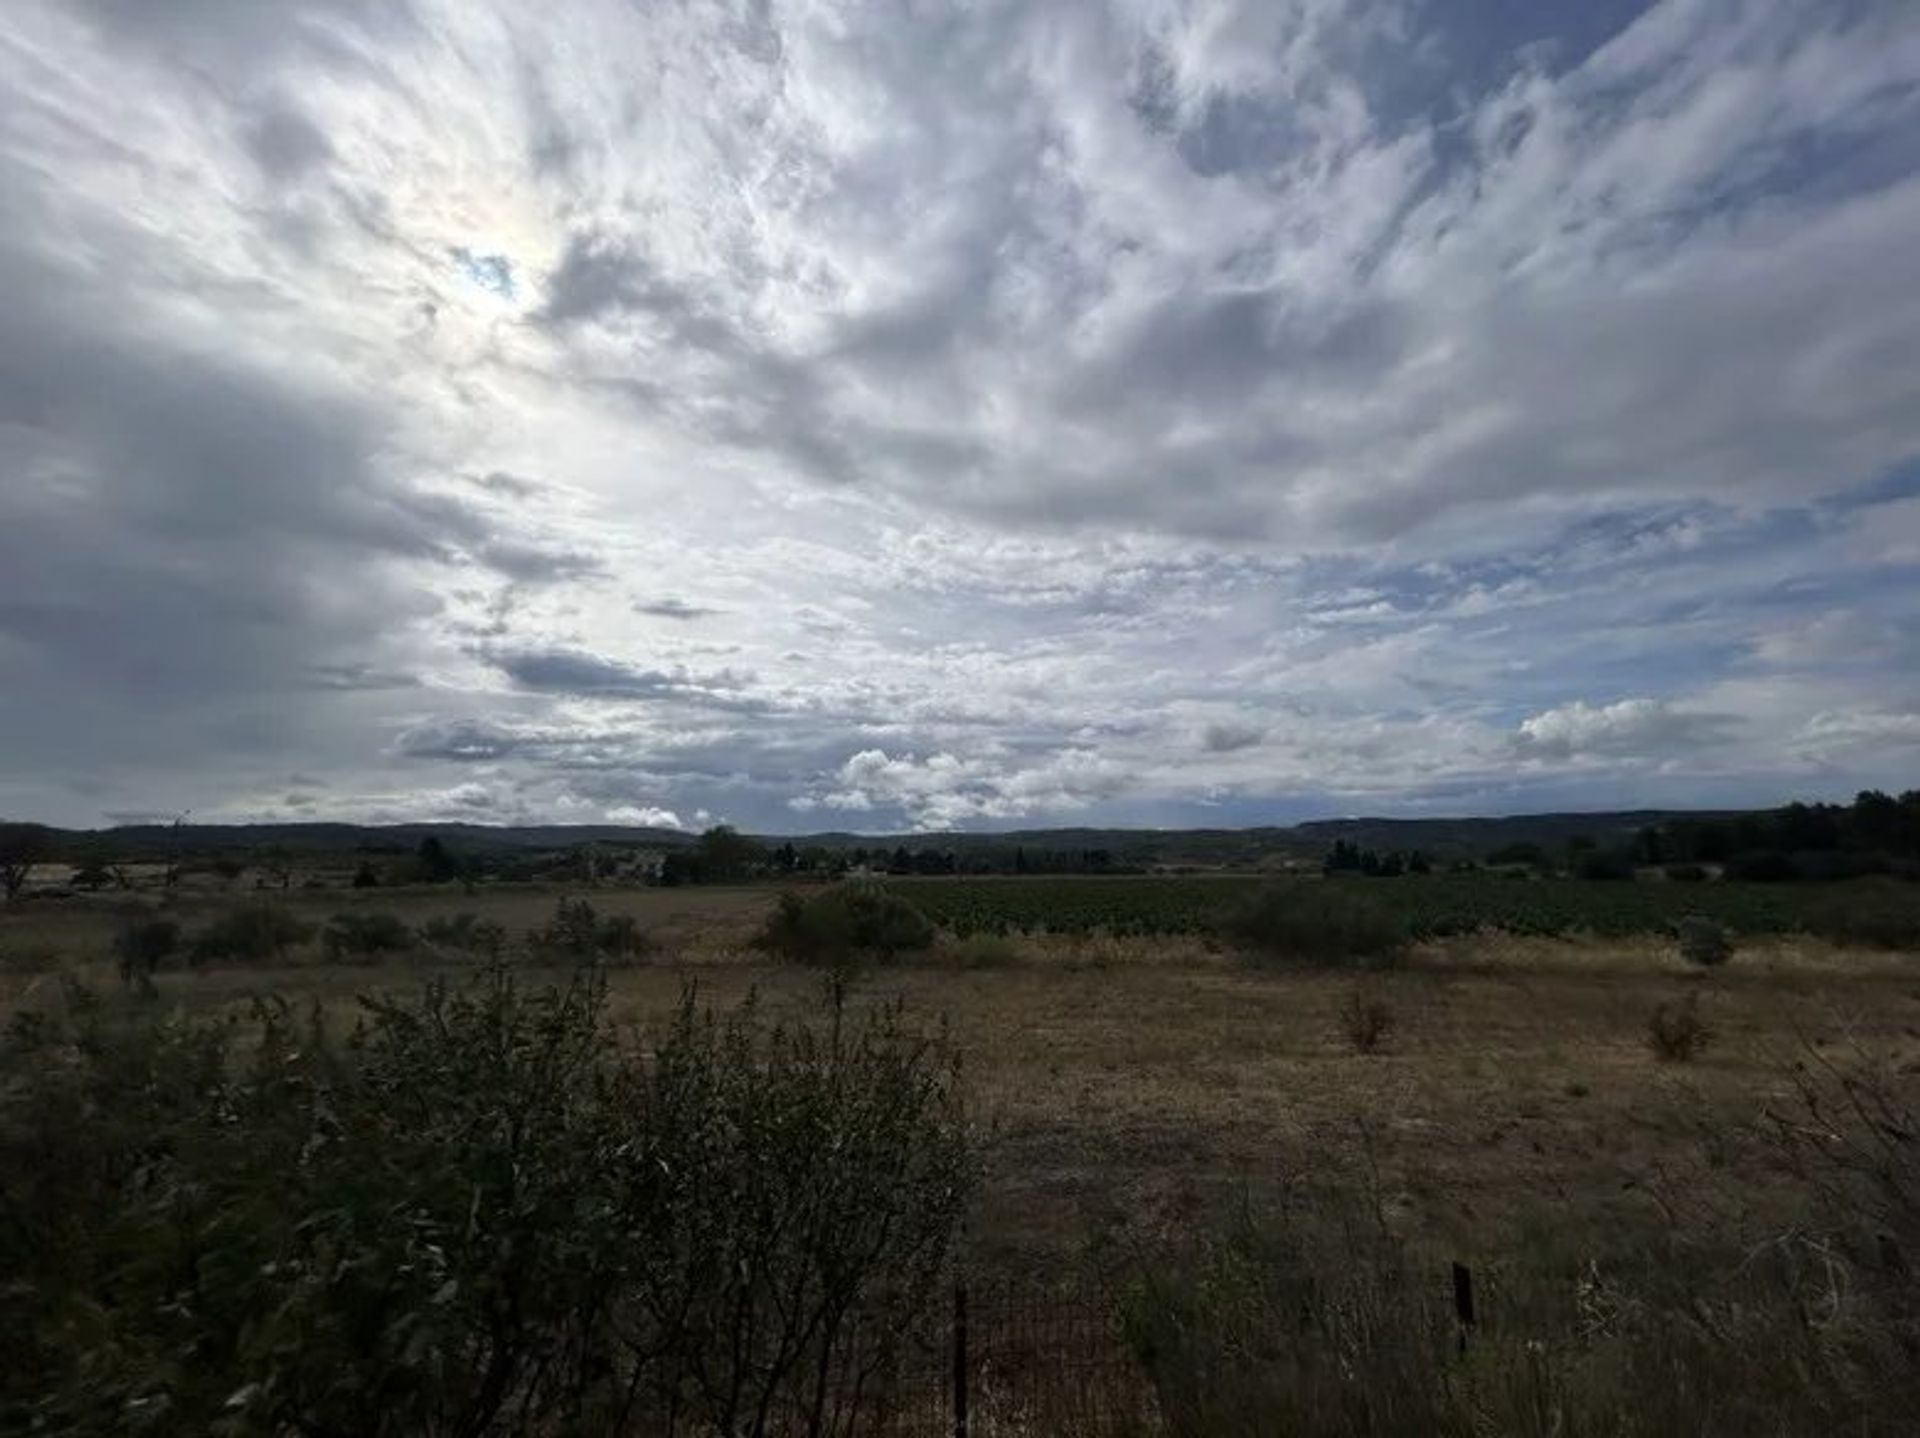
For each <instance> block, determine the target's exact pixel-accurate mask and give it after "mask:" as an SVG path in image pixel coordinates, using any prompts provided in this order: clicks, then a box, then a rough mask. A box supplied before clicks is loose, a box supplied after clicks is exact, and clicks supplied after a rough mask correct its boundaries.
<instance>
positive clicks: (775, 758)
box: [0, 0, 1920, 827]
mask: <svg viewBox="0 0 1920 1438" xmlns="http://www.w3.org/2000/svg"><path fill="white" fill-rule="evenodd" d="M1523 8H1524V7H1523ZM1629 10H1630V11H1631V13H1628V11H1629ZM636 86H638V87H639V90H641V91H643V92H644V93H645V95H646V97H647V103H646V104H644V105H636V104H635V103H633V100H632V96H633V95H634V94H635V93H636ZM0 88H3V89H4V93H6V95H7V96H8V103H7V105H6V107H5V114H4V115H0V287H4V290H5V293H6V294H7V295H8V296H9V297H10V304H9V310H8V322H7V325H6V326H5V327H4V331H3V332H0V676H4V682H0V732H5V733H6V734H7V735H8V745H7V749H6V753H5V754H3V755H0V809H5V810H6V811H8V812H33V813H42V814H45V815H47V816H49V817H54V818H69V819H74V820H78V821H90V820H92V819H94V818H96V817H97V816H98V815H99V814H101V813H103V812H106V811H108V810H109V809H111V810H112V811H114V812H132V811H145V810H152V811H165V810H169V809H173V808H181V807H193V808H195V809H196V811H197V812H200V813H202V814H208V813H213V812H221V813H230V814H238V813H257V814H274V813H283V812H287V811H288V810H289V808H290V807H291V808H297V809H298V810H299V811H300V812H303V813H309V814H312V815H313V816H315V817H323V816H325V817H356V816H373V815H406V816H419V815H426V814H467V815H474V814H477V815H483V816H487V817H499V818H503V819H505V818H537V817H540V816H542V815H546V816H552V815H556V814H562V813H564V814H567V815H573V816H579V817H582V818H590V817H596V816H600V815H605V814H608V813H611V812H613V811H615V810H623V811H626V810H631V811H636V812H650V811H660V812H664V813H670V814H681V815H687V814H694V815H697V814H698V813H699V812H700V811H706V812H708V813H726V814H730V815H733V816H735V817H736V818H738V819H740V820H741V821H742V822H744V823H747V824H749V825H753V826H758V827H770V826H772V825H774V824H776V823H785V822H790V821H791V818H792V816H793V815H794V814H796V813H798V812H808V813H813V814H817V815H820V816H822V817H823V820H827V819H831V820H835V821H838V820H841V819H847V818H851V819H852V820H857V821H858V822H860V823H861V824H862V825H863V826H864V825H868V824H872V825H884V824H889V823H908V824H915V825H923V826H939V825H945V824H966V825H975V826H985V825H993V824H999V823H1008V822H1015V821H1018V822H1022V823H1027V822H1036V821H1045V820H1047V819H1050V818H1074V819H1085V820H1095V819H1097V820H1100V821H1102V822H1115V823H1123V822H1130V821H1132V822H1144V821H1151V822H1155V823H1179V822H1195V821H1197V820H1202V819H1204V820H1205V821H1207V822H1255V821H1272V820H1275V819H1283V818H1289V817H1300V816H1305V815H1310V814H1316V813H1324V812H1327V811H1329V810H1332V811H1346V810H1349V809H1352V808H1356V807H1367V808H1376V809H1377V808H1402V809H1409V810H1416V811H1420V812H1431V811H1433V809H1434V808H1435V807H1436V806H1442V807H1444V806H1459V807H1489V808H1504V809H1511V808H1516V807H1530V806H1536V805H1542V804H1545V805H1560V806H1567V805H1580V806H1591V805H1595V804H1611V803H1616V802H1619V803H1624V802H1653V803H1679V802H1696V801H1697V802H1711V803H1716V804H1719V803H1730V802H1763V801H1771V800H1774V799H1779V798H1784V797H1787V796H1788V795H1789V794H1792V793H1808V794H1814V793H1823V794H1832V793H1844V792H1846V790H1847V789H1848V788H1850V787H1863V786H1866V785H1876V786H1881V787H1885V786H1894V787H1898V785H1899V784H1900V782H1901V780H1902V778H1903V776H1904V772H1905V771H1904V768H1903V767H1902V766H1903V765H1909V764H1910V759H1911V747H1910V745H1909V744H1908V743H1907V739H1906V734H1907V727H1906V726H1907V721H1908V718H1909V716H1911V715H1912V714H1913V713H1914V712H1916V711H1915V705H1916V703H1920V691H1917V690H1916V688H1915V685H1914V681H1913V679H1912V678H1911V677H1910V676H1911V675H1912V674H1913V673H1915V672H1916V665H1915V662H1914V660H1915V653H1914V650H1913V645H1912V642H1911V641H1909V640H1907V639H1906V636H1907V635H1908V634H1912V633H1917V632H1920V584H1916V583H1915V565H1916V563H1920V408H1917V407H1916V406H1915V405H1914V403H1913V396H1914V394H1915V392H1916V387H1917V386H1920V345H1916V343H1915V340H1914V336H1915V335H1916V334H1920V250H1917V249H1916V247H1915V246H1914V245H1913V243H1912V237H1913V235H1914V234H1915V233H1917V232H1920V142H1917V141H1916V139H1915V136H1916V135H1920V27H1917V26H1916V25H1915V24H1914V23H1913V19H1912V16H1911V7H1910V6H1907V5H1904V4H1902V3H1900V0H1862V3H1858V4H1851V5H1847V6H1827V7H1820V6H1782V5H1708V4H1699V3H1693V0H1662V3H1655V4H1650V5H1645V6H1635V7H1628V9H1627V10H1623V9H1621V8H1620V7H1611V6H1591V7H1577V8H1574V9H1568V8H1567V7H1561V9H1560V10H1558V11H1554V12H1551V13H1549V12H1548V11H1546V10H1541V9H1538V7H1535V8H1533V9H1528V10H1527V13H1526V14H1525V15H1524V16H1521V15H1520V14H1519V12H1518V11H1515V12H1514V14H1512V15H1504V14H1495V13H1492V12H1488V13H1484V14H1481V13H1476V14H1474V15H1472V16H1470V17H1469V16H1466V15H1464V14H1456V13H1455V11H1454V10H1453V9H1451V8H1449V7H1438V6H1403V5H1399V4H1390V5H1354V4H1343V3H1334V0H1280V3H1272V4H1268V3H1251V0H1248V3H1239V0H1208V3H1206V4H1198V5H1174V4H1161V3H1158V0H1146V3H1134V0H1112V3H1099V0H1096V3H1089V4H1084V5H1078V4H1077V5H1072V6H1028V7H1020V6H1011V7H1008V6H1001V7H991V6H989V7H984V8H972V9H968V10H966V11H965V12H964V13H957V14H948V13H940V14H937V15H936V14H933V13H931V12H927V13H920V12H916V11H914V10H912V9H910V8H901V7H885V6H867V7H862V6H854V7H851V8H845V7H839V8H835V7H820V6H814V5H809V4H800V5H793V6H783V7H774V8H770V9H759V10H754V11H753V13H751V14H747V13H744V12H739V11H735V10H728V9H727V8H725V7H659V6H636V5H632V4H628V3H625V0H581V3H580V4H578V5H576V6H571V7H568V9H567V11H566V13H565V15H564V16H563V17H558V18H555V17H546V16H542V17H537V18H536V17H532V16H530V15H526V14H522V13H521V12H520V11H519V10H517V9H516V8H515V7H512V6H509V5H506V4H503V3H498V0H472V3H467V4H458V5H456V4H453V3H450V0H408V3H405V4H374V3H371V0H285V3H280V4H274V5H259V4H248V3H242V0H180V3H176V4H166V5H158V4H146V3H134V0H75V3H71V4H61V3H55V0H22V3H19V4H16V5H13V6H10V7H8V8H7V9H6V13H5V17H4V18H3V19H0ZM669 621H670V622H669ZM694 621H698V622H697V623H696V622H694ZM130 716H132V717H131V718H130ZM855 761H858V762H855ZM293 772H299V773H303V774H310V775H314V776H316V777H319V778H321V779H323V780H324V781H325V783H326V785H327V787H326V788H324V789H317V788H316V789H309V788H307V787H306V786H302V785H294V784H290V783H289V782H288V780H287V776H288V775H289V774H290V773H293ZM308 796H312V802H310V803H309V802H306V800H307V797H308ZM291 798H299V799H300V800H301V802H300V803H299V804H298V805H292V806H290V805H289V802H288V801H289V800H290V799H291ZM693 822H695V823H698V822H702V821H700V820H698V819H697V818H696V819H695V820H694V821H693Z"/></svg>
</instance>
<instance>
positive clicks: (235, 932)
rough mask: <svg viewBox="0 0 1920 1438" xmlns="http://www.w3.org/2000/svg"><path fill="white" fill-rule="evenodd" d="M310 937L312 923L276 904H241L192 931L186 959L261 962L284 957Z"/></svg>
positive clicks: (203, 961)
mask: <svg viewBox="0 0 1920 1438" xmlns="http://www.w3.org/2000/svg"><path fill="white" fill-rule="evenodd" d="M312 937H313V925H311V924H308V923H304V922H302V921H301V920H300V919H299V918H297V917H295V916H294V915H293V914H292V913H290V912H289V911H287V910H286V909H283V908H281V907H280V906H279V905H277V904H245V905H242V906H241V907H239V908H237V909H232V910H229V911H228V912H227V913H225V914H222V915H221V916H220V917H219V918H218V919H215V920H214V921H213V923H211V924H210V925H208V926H207V927H206V928H204V929H202V930H201V931H200V932H199V933H198V934H197V935H195V936H194V940H193V943H192V944H191V945H190V946H189V947H188V949H187V960H188V962H189V963H191V964H194V965H196V966H198V965H200V964H211V963H234V964H263V963H268V962H270V961H277V960H280V959H284V958H285V957H286V955H287V950H288V949H290V948H292V947H293V946H294V945H295V944H304V943H305V942H306V941H307V940H308V939H310V938H312Z"/></svg>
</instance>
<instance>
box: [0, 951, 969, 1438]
mask: <svg viewBox="0 0 1920 1438" xmlns="http://www.w3.org/2000/svg"><path fill="white" fill-rule="evenodd" d="M605 1003H606V997H605V987H604V983H603V982H602V981H600V980H599V979H597V978H589V977H585V976H583V977H580V978H577V979H576V981H575V982H574V983H573V984H571V985H569V986H568V987H565V988H546V989H543V990H539V991H536V992H531V993H529V992H523V991H522V990H521V989H520V988H519V987H517V986H516V984H515V983H514V981H513V979H512V977H511V976H510V975H509V974H508V973H507V972H506V971H504V970H502V969H500V968H499V967H497V966H495V967H490V968H489V969H487V970H486V971H484V972H483V973H481V974H480V975H478V976H477V977H476V979H475V980H474V981H473V982H472V983H471V984H469V985H467V986H465V987H463V988H462V989H460V990H458V991H453V990H449V989H448V988H446V987H444V986H439V985H435V986H431V987H429V988H428V989H427V990H426V991H425V992H424V993H423V994H421V995H419V996H418V997H414V998H409V999H404V1000H391V1001H389V1000H381V1001H374V1000H368V1001H366V1004H365V1010H366V1016H365V1018H364V1020H363V1021H362V1023H361V1025H360V1027H359V1028H357V1029H356V1031H355V1032H354V1033H353V1034H352V1036H351V1037H350V1038H349V1039H348V1040H347V1041H346V1042H345V1043H340V1042H338V1041H336V1040H334V1039H332V1038H331V1037H330V1036H329V1035H328V1034H326V1032H325V1031H324V1030H323V1029H322V1028H321V1026H320V1024H319V1022H318V1019H317V1018H316V1019H315V1020H313V1021H312V1022H310V1023H309V1024H307V1025H304V1026H303V1025H300V1024H297V1023H295V1022H294V1021H293V1020H292V1018H291V1017H290V1015H289V1014H288V1012H287V1010H286V1009H285V1008H284V1007H275V1006H269V1005H261V1006H259V1007H258V1008H257V1009H256V1010H255V1013H254V1017H253V1019H252V1021H251V1022H243V1021H240V1020H237V1019H222V1020H217V1021H206V1020H200V1021H190V1020H186V1019H181V1018H168V1017H164V1016H161V1015H159V1014H157V1013H155V1012H154V1011H153V1010H152V1009H151V1008H150V1007H146V1008H135V1007H131V1006H107V1005H103V1004H101V1003H100V1002H99V1001H97V1000H93V999H90V998H87V997H86V996H85V995H80V996H78V1001H77V1002H76V1003H75V1004H74V1005H73V1006H72V1007H71V1010H70V1011H69V1012H68V1013H66V1014H63V1015H59V1016H38V1015H36V1016H32V1017H29V1018H27V1019H23V1020H21V1021H18V1022H16V1024H15V1026H14V1028H13V1030H12V1032H11V1033H10V1034H9V1035H8V1037H7V1038H6V1040H5V1041H4V1043H0V1213H4V1214H5V1218H6V1221H5V1222H4V1223H0V1285H3V1286H4V1288H5V1290H6V1294H7V1301H6V1302H5V1303H4V1304H0V1351H4V1352H5V1354H6V1360H5V1361H4V1362H0V1431H6V1432H48V1433H53V1432H82V1433H109V1432H111V1433H124V1432H143V1433H151V1434H165V1435H173V1434H179V1435H188V1434H204V1433H228V1434H239V1433H319V1434H366V1435H375V1438H379V1435H396V1438H397V1435H402V1434H405V1435H412V1434H423V1433H424V1434H474V1435H479V1434H485V1433H502V1434H504V1433H581V1434H594V1433H659V1434H669V1435H670V1434H675V1433H680V1434H688V1435H693V1434H701V1435H705V1434H714V1433H723V1432H724V1433H742V1434H744V1433H749V1432H751V1433H765V1434H773V1433H787V1432H815V1433H821V1434H837V1433H843V1432H847V1431H849V1430H850V1428H851V1427H852V1425H853V1424H854V1423H855V1422H856V1421H859V1422H860V1423H861V1425H862V1429H863V1431H864V1429H865V1428H866V1427H867V1426H869V1420H870V1418H871V1404H870V1403H863V1401H862V1398H861V1395H862V1394H863V1393H864V1394H865V1395H866V1397H867V1398H869V1399H870V1398H872V1397H874V1396H875V1395H876V1393H877V1392H879V1391H880V1390H881V1389H882V1386H883V1385H884V1382H885V1380H886V1378H887V1376H888V1375H890V1374H892V1373H894V1372H897V1371H898V1369H899V1366H900V1360H901V1358H902V1356H903V1355H904V1354H905V1353H906V1352H907V1351H908V1350H909V1346H910V1345H912V1344H914V1343H916V1342H919V1341H923V1340H924V1338H925V1337H926V1333H925V1330H924V1326H923V1319H924V1318H925V1317H926V1316H927V1315H929V1314H931V1313H933V1312H936V1311H937V1310H938V1304H937V1302H936V1300H937V1297H938V1294H939V1292H940V1288H939V1285H940V1282H941V1275H942V1273H943V1270H944V1266H945V1264H946V1261H947V1257H948V1253H949V1249H950V1245H951V1243H952V1240H953V1236H954V1233H955V1230H956V1226H957V1224H958V1221H959V1219H960V1215H961V1211H962V1208H963V1206H964V1204H965V1202H966V1195H967V1193H968V1190H969V1187H970V1183H971V1175H972V1172H973V1168H972V1161H971V1158H970V1155H969V1148H968V1141H967V1131H966V1128H965V1125H964V1123H963V1121H962V1116H961V1112H960V1109H959V1106H958V1097H957V1093H956V1089H955V1070H954V1068H953V1065H952V1062H951V1059H950V1056H949V1055H948V1054H947V1052H946V1051H945V1050H944V1049H943V1048H942V1047H941V1046H940V1044H939V1043H938V1042H937V1041H935V1040H930V1039H928V1038H926V1037H925V1036H923V1035H921V1034H919V1033H917V1032H915V1031H914V1030H913V1029H911V1028H910V1027H909V1026H907V1025H906V1023H905V1021H904V1020H903V1019H902V1018H901V1016H900V1014H899V1011H898V1010H897V1009H888V1010H882V1011H877V1012H872V1013H869V1014H867V1015H865V1016H864V1017H862V1018H860V1019H858V1020H855V1019H853V1018H850V1017H847V1016H844V1015H838V1016H836V1019H835V1021H834V1022H833V1023H832V1024H831V1025H828V1026H822V1027H819V1028H815V1027H812V1026H808V1025H804V1024H803V1025H798V1026H794V1025H784V1026H783V1025H774V1026H769V1025H768V1024H767V1023H766V1022H764V1021H763V1020H762V1019H761V1018H760V1017H759V1016H758V1015H757V1013H756V1012H755V1011H754V1010H753V1009H752V1008H751V1007H748V1008H745V1009H742V1010H739V1011H736V1012H734V1013H732V1014H730V1015H714V1014H712V1013H703V1012H699V1011H697V1010H696V1009H695V1008H694V1006H693V1004H692V1002H691V1000H688V1001H686V1002H684V1003H683V1005H682V1007H681V1009H680V1011H679V1014H678V1016H677V1017H676V1018H675V1019H674V1020H673V1021H672V1022H671V1023H670V1024H669V1025H668V1026H667V1027H666V1028H665V1029H664V1031H662V1032H659V1033H657V1034H655V1035H652V1036H651V1040H650V1042H649V1043H648V1044H646V1045H627V1044H621V1043H619V1042H616V1040H615V1038H614V1036H613V1035H612V1034H611V1033H610V1032H609V1027H608V1025H607V1023H606V1022H605Z"/></svg>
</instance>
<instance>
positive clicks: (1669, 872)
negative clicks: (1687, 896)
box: [1664, 864, 1711, 884]
mask: <svg viewBox="0 0 1920 1438" xmlns="http://www.w3.org/2000/svg"><path fill="white" fill-rule="evenodd" d="M1664 872H1665V873H1666V876H1667V877H1668V878H1669V879H1671V880H1672V881H1673V882H1674V883H1676V884H1704V883H1706V881H1707V880H1708V879H1709V878H1710V877H1711V875H1709V874H1708V873H1707V870H1706V867H1705V866H1704V865H1702V864H1669V865H1667V867H1666V869H1665V871H1664Z"/></svg>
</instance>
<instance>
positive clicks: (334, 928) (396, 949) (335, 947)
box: [320, 911, 414, 964]
mask: <svg viewBox="0 0 1920 1438" xmlns="http://www.w3.org/2000/svg"><path fill="white" fill-rule="evenodd" d="M320 945H321V947H322V948H323V949H325V950H326V955H327V958H328V960H329V961H331V962H333V963H336V964H337V963H343V962H344V963H372V962H376V961H378V960H380V959H383V958H388V957H390V956H392V955H394V954H403V953H405V952H407V950H409V949H411V948H412V947H413V946H414V932H413V930H412V929H410V928H408V927H407V924H406V921H405V920H403V919H401V918H400V917H399V915H397V914H382V913H372V914H370V913H366V912H364V911H362V912H354V913H345V914H335V915H334V916H333V917H332V918H331V919H329V920H327V923H326V927H325V928H323V929H322V930H321V931H320Z"/></svg>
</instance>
